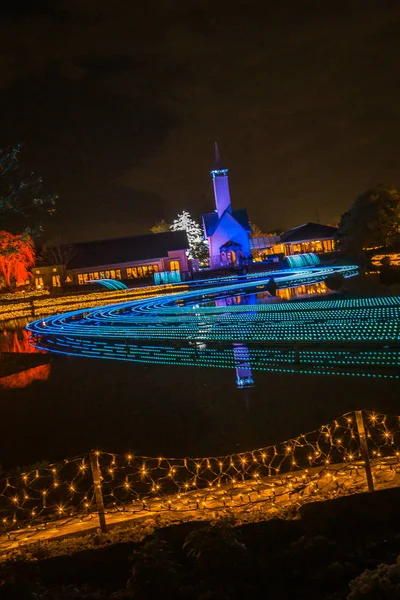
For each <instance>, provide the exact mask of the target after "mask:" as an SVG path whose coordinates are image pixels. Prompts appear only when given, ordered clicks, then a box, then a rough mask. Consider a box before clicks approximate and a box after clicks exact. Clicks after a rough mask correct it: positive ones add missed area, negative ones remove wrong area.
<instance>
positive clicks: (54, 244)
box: [40, 239, 76, 287]
mask: <svg viewBox="0 0 400 600" xmlns="http://www.w3.org/2000/svg"><path fill="white" fill-rule="evenodd" d="M75 254H76V247H75V246H74V244H68V243H65V242H63V241H62V240H61V239H54V240H53V241H50V242H47V243H46V244H45V245H44V246H43V248H42V250H41V252H40V258H41V259H42V260H43V261H44V262H45V263H46V264H48V265H57V266H59V267H60V271H61V277H60V280H61V287H64V283H65V279H66V271H67V269H68V265H69V263H70V262H71V259H72V258H73V257H74V256H75Z"/></svg>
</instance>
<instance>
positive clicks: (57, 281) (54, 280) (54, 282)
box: [51, 275, 61, 287]
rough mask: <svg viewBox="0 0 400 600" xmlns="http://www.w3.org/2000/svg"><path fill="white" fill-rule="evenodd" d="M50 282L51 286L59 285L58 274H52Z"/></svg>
mask: <svg viewBox="0 0 400 600" xmlns="http://www.w3.org/2000/svg"><path fill="white" fill-rule="evenodd" d="M51 283H52V286H53V287H61V279H60V276H59V275H52V277H51Z"/></svg>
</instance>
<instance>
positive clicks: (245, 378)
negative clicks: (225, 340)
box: [233, 342, 254, 388]
mask: <svg viewBox="0 0 400 600" xmlns="http://www.w3.org/2000/svg"><path fill="white" fill-rule="evenodd" d="M233 355H234V357H235V364H236V386H237V387H238V388H250V387H254V379H253V372H252V370H251V364H250V353H249V349H248V347H247V346H246V344H242V343H241V342H237V343H235V344H233Z"/></svg>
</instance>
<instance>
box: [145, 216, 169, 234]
mask: <svg viewBox="0 0 400 600" xmlns="http://www.w3.org/2000/svg"><path fill="white" fill-rule="evenodd" d="M170 230H171V225H169V224H168V223H167V222H166V221H164V219H161V221H157V223H154V225H153V227H150V231H151V232H153V233H164V232H165V231H170Z"/></svg>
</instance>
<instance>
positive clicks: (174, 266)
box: [169, 260, 181, 271]
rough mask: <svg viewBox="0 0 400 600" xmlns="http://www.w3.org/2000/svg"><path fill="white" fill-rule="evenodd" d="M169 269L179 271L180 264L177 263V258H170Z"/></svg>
mask: <svg viewBox="0 0 400 600" xmlns="http://www.w3.org/2000/svg"><path fill="white" fill-rule="evenodd" d="M169 270H170V271H180V270H181V266H180V264H179V260H171V262H170V263H169Z"/></svg>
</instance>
